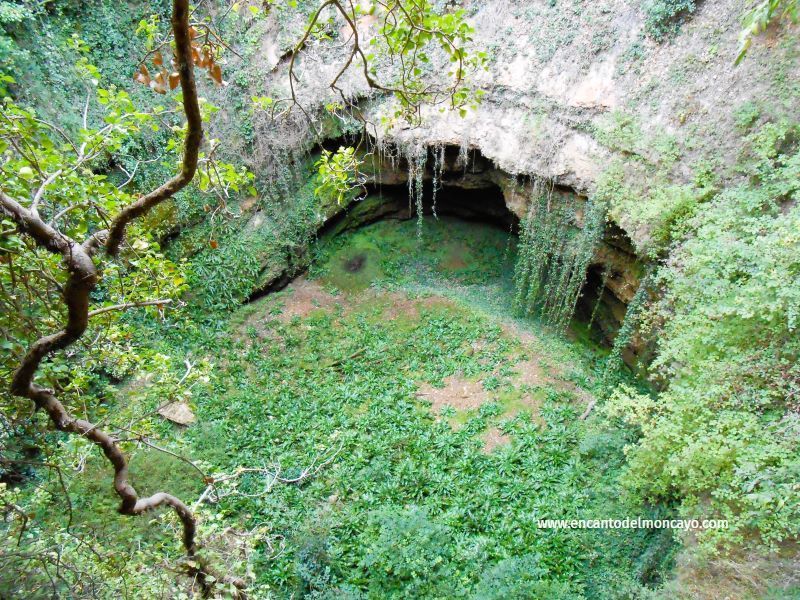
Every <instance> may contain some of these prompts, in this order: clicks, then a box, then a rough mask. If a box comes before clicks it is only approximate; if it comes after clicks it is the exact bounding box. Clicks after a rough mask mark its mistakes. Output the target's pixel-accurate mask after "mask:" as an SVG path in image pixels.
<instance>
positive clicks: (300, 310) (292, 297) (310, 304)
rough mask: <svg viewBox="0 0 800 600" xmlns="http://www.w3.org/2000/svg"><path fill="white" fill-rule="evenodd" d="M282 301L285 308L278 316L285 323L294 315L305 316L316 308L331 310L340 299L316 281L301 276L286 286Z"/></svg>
mask: <svg viewBox="0 0 800 600" xmlns="http://www.w3.org/2000/svg"><path fill="white" fill-rule="evenodd" d="M286 292H287V293H286V294H284V295H282V296H281V298H280V302H281V303H282V304H283V310H282V311H281V313H280V314H279V315H277V316H276V318H277V319H278V320H280V321H282V322H283V323H287V322H289V321H291V320H292V319H293V318H294V317H300V318H305V317H307V316H308V315H310V314H311V313H312V312H314V311H315V310H319V309H324V310H329V309H331V308H333V307H334V306H336V304H337V302H338V301H339V299H338V298H337V297H336V296H332V295H331V294H329V293H328V292H326V291H325V290H324V289H323V288H322V286H321V285H320V284H319V283H317V282H316V281H309V280H308V279H306V278H304V277H301V278H300V279H297V280H295V281H294V282H292V283H291V284H290V285H289V286H288V287H287V288H286Z"/></svg>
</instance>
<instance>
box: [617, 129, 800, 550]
mask: <svg viewBox="0 0 800 600" xmlns="http://www.w3.org/2000/svg"><path fill="white" fill-rule="evenodd" d="M798 131H799V129H798V127H797V126H790V125H787V124H770V125H767V126H765V127H763V128H762V129H761V130H759V131H757V132H756V133H754V134H753V135H751V136H750V137H749V138H748V140H747V142H748V149H749V153H748V154H749V161H748V164H747V165H746V168H745V169H744V172H745V173H746V174H747V175H749V177H750V182H749V183H747V184H743V185H740V186H738V187H732V188H728V189H726V190H724V191H723V192H721V193H719V194H717V195H716V196H715V197H714V198H713V199H712V200H710V201H709V202H708V203H707V204H706V205H704V207H703V210H702V211H697V212H696V214H695V215H694V216H693V217H692V218H691V219H690V222H691V229H692V230H693V234H692V235H691V236H690V237H688V238H687V239H686V240H685V241H684V242H683V243H682V244H680V245H679V246H678V247H677V248H676V249H675V250H674V251H673V252H672V254H671V257H670V260H669V261H668V262H667V263H666V265H665V266H664V267H663V268H662V269H661V271H660V273H659V275H658V282H659V284H660V286H661V287H662V289H663V290H664V293H663V298H662V300H661V302H660V304H659V305H658V306H657V308H656V315H655V318H656V320H661V322H662V323H663V325H662V327H661V329H660V331H659V337H658V350H659V354H658V358H657V360H656V361H655V363H654V365H653V368H654V369H655V370H657V372H658V373H659V375H660V376H661V377H662V378H663V380H664V381H666V382H668V385H667V387H666V389H665V391H664V392H662V393H661V394H660V396H659V398H658V400H654V399H652V398H650V397H649V396H646V395H642V394H639V393H635V392H631V391H630V390H619V392H618V393H617V395H616V396H615V397H614V398H613V399H612V402H611V403H610V405H609V410H610V411H611V412H612V413H613V414H614V415H617V416H621V417H623V418H624V419H625V420H627V421H628V422H630V423H633V424H636V425H637V426H638V427H640V428H641V431H642V435H643V437H642V440H641V441H640V442H639V444H638V445H636V446H635V447H633V448H632V449H631V451H630V452H629V458H630V465H629V472H628V476H627V481H628V484H629V485H630V486H631V487H632V488H633V489H634V490H635V491H636V493H637V494H638V495H639V496H640V497H641V498H643V499H646V500H650V501H652V500H656V499H660V500H678V501H679V502H680V503H681V510H682V511H683V513H684V514H685V515H687V516H693V517H696V516H698V515H702V516H703V517H707V518H715V517H717V518H726V519H728V520H729V521H730V527H729V528H728V529H718V530H708V531H704V532H701V534H700V537H701V539H702V540H704V542H705V543H706V547H707V548H709V549H710V548H712V547H713V546H715V545H716V544H718V543H721V544H723V545H731V544H742V543H746V542H747V543H749V542H751V541H753V540H755V541H756V542H757V544H758V545H760V546H766V547H775V546H776V545H777V544H779V543H780V542H782V541H783V540H786V539H788V538H791V537H793V536H794V535H796V533H797V523H798V521H800V490H798V488H797V485H796V481H797V474H798V472H800V460H798V450H800V420H799V419H798V418H797V414H796V412H795V411H796V406H797V401H796V398H797V394H798V390H800V366H798V356H800V336H798V331H797V329H798V325H800V323H798V315H800V277H798V274H800V234H799V233H798V232H800V208H798V206H797V201H798V200H799V199H800V150H799V149H798V143H797V140H798Z"/></svg>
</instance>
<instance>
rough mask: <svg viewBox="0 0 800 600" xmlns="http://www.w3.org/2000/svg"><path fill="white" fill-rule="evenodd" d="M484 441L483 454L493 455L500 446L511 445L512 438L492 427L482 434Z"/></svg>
mask: <svg viewBox="0 0 800 600" xmlns="http://www.w3.org/2000/svg"><path fill="white" fill-rule="evenodd" d="M481 440H482V441H483V453H484V454H491V453H492V451H493V450H494V449H495V448H497V447H498V446H505V445H506V444H510V443H511V436H510V435H508V434H505V433H503V432H502V431H500V430H499V429H498V428H497V427H490V428H489V429H487V430H486V431H484V432H483V433H482V434H481Z"/></svg>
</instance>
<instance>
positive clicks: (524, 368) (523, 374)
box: [514, 359, 551, 387]
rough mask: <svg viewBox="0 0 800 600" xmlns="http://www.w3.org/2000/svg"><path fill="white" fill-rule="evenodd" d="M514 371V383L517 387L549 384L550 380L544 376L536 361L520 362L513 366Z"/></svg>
mask: <svg viewBox="0 0 800 600" xmlns="http://www.w3.org/2000/svg"><path fill="white" fill-rule="evenodd" d="M514 370H515V371H516V372H517V375H516V376H515V377H514V383H516V384H518V385H529V386H531V387H537V386H540V385H543V384H545V383H551V380H550V379H549V378H548V377H547V375H545V373H544V369H542V366H541V365H540V364H539V361H538V360H536V359H529V360H523V361H520V362H518V363H517V364H515V365H514Z"/></svg>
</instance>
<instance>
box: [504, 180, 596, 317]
mask: <svg viewBox="0 0 800 600" xmlns="http://www.w3.org/2000/svg"><path fill="white" fill-rule="evenodd" d="M582 205H583V203H582V202H581V201H580V200H578V199H577V198H575V197H571V196H569V197H563V198H562V197H559V198H554V195H553V184H552V182H549V181H546V180H542V179H535V180H534V181H533V182H532V195H531V202H530V205H529V208H528V213H527V215H526V216H525V219H524V220H523V223H522V227H521V232H520V241H519V247H518V254H517V264H516V267H515V272H514V285H515V288H516V293H515V298H514V306H515V309H516V310H517V311H518V312H519V313H521V314H524V315H526V316H536V317H538V318H540V319H542V320H543V321H544V322H546V323H548V324H549V325H552V326H553V327H554V328H556V329H559V330H563V329H565V328H566V327H567V325H568V323H569V321H570V319H571V318H572V315H573V313H574V311H575V305H576V303H577V301H578V297H579V296H580V291H581V288H582V287H583V283H584V281H585V279H586V269H587V267H588V266H589V261H590V260H591V258H592V254H593V253H594V249H595V247H596V245H597V242H598V241H599V240H600V238H601V236H602V234H603V229H604V226H605V212H606V211H605V208H604V206H603V205H602V204H601V203H599V202H593V201H591V200H590V201H589V202H588V203H586V205H585V215H584V217H583V219H582V221H583V223H582V226H581V225H579V222H580V220H581V219H580V218H579V217H580V214H579V211H580V209H581V208H582Z"/></svg>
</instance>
